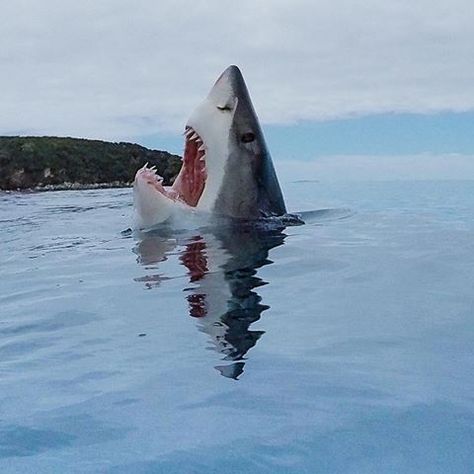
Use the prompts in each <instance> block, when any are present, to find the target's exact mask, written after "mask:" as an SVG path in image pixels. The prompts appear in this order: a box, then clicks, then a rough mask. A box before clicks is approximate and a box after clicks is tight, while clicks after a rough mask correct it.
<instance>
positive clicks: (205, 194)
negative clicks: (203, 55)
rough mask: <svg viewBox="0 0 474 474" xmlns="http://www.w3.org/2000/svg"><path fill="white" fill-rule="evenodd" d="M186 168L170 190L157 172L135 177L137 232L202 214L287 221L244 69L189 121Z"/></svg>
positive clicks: (223, 81)
mask: <svg viewBox="0 0 474 474" xmlns="http://www.w3.org/2000/svg"><path fill="white" fill-rule="evenodd" d="M184 138H185V143H184V155H183V161H182V167H181V170H180V172H179V174H178V175H177V177H176V178H175V180H174V182H173V184H172V185H171V186H164V185H163V178H162V177H161V176H159V174H158V173H157V171H156V169H155V168H154V167H148V165H145V166H144V167H143V168H141V169H139V170H138V171H137V173H136V176H135V180H134V185H133V196H134V208H135V227H136V228H142V229H143V228H148V227H152V226H155V225H157V224H160V223H163V222H166V221H167V222H169V221H170V220H171V219H173V218H175V217H176V216H177V215H183V214H184V215H189V214H190V213H191V214H194V213H203V214H205V215H212V216H222V217H228V218H233V219H244V220H258V219H262V218H274V217H278V216H285V215H287V210H286V206H285V201H284V198H283V194H282V191H281V188H280V184H279V182H278V178H277V175H276V172H275V168H274V166H273V162H272V159H271V156H270V153H269V151H268V148H267V145H266V143H265V138H264V135H263V132H262V128H261V126H260V123H259V120H258V117H257V114H256V112H255V109H254V107H253V104H252V100H251V98H250V94H249V91H248V89H247V86H246V84H245V81H244V78H243V75H242V73H241V71H240V69H239V68H238V67H237V66H235V65H232V66H229V67H228V68H227V69H226V70H225V71H224V72H223V73H222V74H221V75H220V76H219V78H218V79H217V81H216V82H215V84H214V86H213V87H212V89H211V90H210V92H209V94H208V96H207V97H206V98H205V99H204V100H203V101H202V102H201V103H200V104H199V105H198V106H197V108H196V109H195V110H194V112H193V113H192V114H191V116H190V117H189V119H188V121H187V123H186V125H185V130H184Z"/></svg>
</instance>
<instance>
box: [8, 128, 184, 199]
mask: <svg viewBox="0 0 474 474" xmlns="http://www.w3.org/2000/svg"><path fill="white" fill-rule="evenodd" d="M146 162H148V163H149V164H150V166H152V165H156V168H157V171H158V174H160V175H161V176H163V178H164V184H170V183H171V182H172V181H173V179H174V178H175V176H176V175H177V173H178V172H179V170H180V168H181V158H180V157H179V156H177V155H172V154H170V153H167V152H166V151H156V150H149V149H148V148H145V147H142V146H140V145H135V144H133V143H123V142H121V143H110V142H104V141H100V140H85V139H79V138H58V137H0V189H4V190H8V189H28V188H35V187H42V186H46V187H48V186H61V185H64V184H65V183H66V184H74V185H75V186H78V185H79V186H82V185H83V186H87V185H94V184H99V183H100V184H111V183H116V184H122V185H125V184H128V183H130V182H131V181H133V178H134V176H135V173H136V171H137V170H138V169H139V168H141V167H142V166H143V165H144V164H145V163H146Z"/></svg>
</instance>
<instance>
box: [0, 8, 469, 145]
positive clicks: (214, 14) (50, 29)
mask: <svg viewBox="0 0 474 474" xmlns="http://www.w3.org/2000/svg"><path fill="white" fill-rule="evenodd" d="M473 13H474V9H473V6H472V2H470V1H469V0H452V1H451V2H432V1H431V0H418V1H417V2H413V1H412V0H399V1H397V2H388V1H385V2H381V1H380V0H338V1H337V0H332V1H330V0H321V1H317V2H315V1H313V0H293V1H291V2H290V1H281V0H273V1H269V0H267V1H262V0H260V1H259V0H254V1H250V0H241V1H240V2H234V1H230V0H219V1H216V0H205V1H204V0H201V1H200V0H195V1H193V2H189V1H180V0H173V1H170V0H160V1H159V2H154V1H151V0H136V1H134V2H130V1H125V0H114V1H112V0H110V1H106V0H103V1H91V0H83V1H81V2H77V1H70V0H42V1H41V2H38V1H37V0H17V1H15V2H7V3H6V5H2V15H1V18H0V31H1V32H2V33H1V42H0V65H1V69H0V71H1V74H0V91H1V95H0V108H1V109H0V133H2V134H12V133H31V134H55V135H74V136H86V137H96V138H109V139H130V138H133V137H138V136H144V135H148V134H153V133H156V132H167V131H177V130H179V129H181V128H182V126H183V123H184V122H185V120H186V118H187V116H188V114H189V112H190V111H191V109H192V108H193V107H194V106H195V105H196V104H197V103H198V102H199V100H200V99H201V98H202V97H203V96H204V95H205V94H206V93H207V91H208V90H209V88H210V87H211V85H212V83H213V82H214V80H215V79H216V77H217V76H218V75H219V73H220V72H221V71H222V70H223V69H224V68H225V67H226V66H227V65H229V64H231V63H235V64H238V65H240V66H241V68H242V70H243V72H244V75H245V77H246V79H247V82H248V83H249V86H250V90H251V93H252V96H253V98H254V102H255V104H256V108H257V110H258V112H259V115H260V117H261V119H262V121H263V122H265V123H291V122H295V121H299V120H324V119H329V118H331V119H334V118H342V117H350V116H357V115H366V114H373V113H382V112H417V113H432V112H437V111H445V110H451V111H463V110H470V109H474V63H473V61H472V54H471V49H472V44H474V29H473V28H472V24H473V21H474V14H473Z"/></svg>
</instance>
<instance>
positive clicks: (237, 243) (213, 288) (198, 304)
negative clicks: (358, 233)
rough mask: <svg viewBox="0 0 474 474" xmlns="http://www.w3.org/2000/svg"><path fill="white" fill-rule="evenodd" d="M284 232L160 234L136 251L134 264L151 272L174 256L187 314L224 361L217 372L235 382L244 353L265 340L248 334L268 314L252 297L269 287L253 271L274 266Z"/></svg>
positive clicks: (228, 228)
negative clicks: (183, 282)
mask: <svg viewBox="0 0 474 474" xmlns="http://www.w3.org/2000/svg"><path fill="white" fill-rule="evenodd" d="M283 229H284V227H282V226H279V227H277V226H271V227H268V226H265V227H264V226H255V225H238V226H237V225H231V224H230V225H225V226H219V227H215V226H212V228H208V229H201V230H198V231H194V232H186V233H184V234H183V233H180V234H177V233H176V231H174V232H172V231H171V229H168V230H166V229H163V228H161V229H159V230H156V231H150V232H147V233H142V235H141V236H140V240H139V242H138V244H137V245H136V247H135V250H134V251H135V253H136V254H137V255H138V262H139V263H140V264H142V265H144V266H150V265H153V267H154V268H155V270H154V271H156V267H157V266H159V264H160V262H163V261H165V260H168V259H170V258H173V257H174V256H175V255H176V252H178V257H177V258H178V259H179V262H180V264H181V265H183V266H184V267H185V268H186V274H187V279H186V285H185V287H184V288H183V293H184V297H185V299H186V301H187V305H188V314H189V316H190V317H192V318H194V319H196V320H197V321H198V328H199V330H200V331H202V332H204V333H206V334H207V335H208V336H209V338H210V340H211V342H212V347H213V348H214V349H215V350H216V351H217V352H218V353H220V354H222V355H223V361H226V362H225V363H223V364H222V365H219V366H216V367H215V368H216V369H217V370H218V371H219V372H220V373H221V374H222V375H223V376H225V377H228V378H232V379H237V378H238V377H239V376H240V375H241V374H242V372H243V371H244V365H245V360H246V355H247V353H248V351H249V350H250V349H252V347H254V346H255V344H256V343H257V341H258V340H259V339H260V337H261V336H262V335H263V334H264V331H255V330H252V329H251V325H252V324H253V323H254V322H256V321H258V320H259V319H260V317H261V315H262V312H263V311H265V310H266V309H268V308H269V306H266V305H264V304H262V298H261V297H260V295H259V294H258V293H257V291H256V289H257V288H258V287H260V286H262V285H265V284H267V282H265V281H264V280H262V279H261V278H260V277H258V276H257V271H258V269H259V268H261V267H263V266H265V265H269V264H271V263H273V262H272V261H271V260H269V258H268V257H269V251H270V250H271V249H272V248H275V247H278V246H280V245H282V244H283V243H284V240H285V237H286V235H285V234H284V233H283ZM166 279H167V277H166V276H164V275H162V274H152V275H146V276H144V277H141V278H137V279H136V281H138V282H142V283H144V284H145V286H146V287H147V288H153V287H154V286H159V285H160V284H161V283H162V282H163V281H164V280H166Z"/></svg>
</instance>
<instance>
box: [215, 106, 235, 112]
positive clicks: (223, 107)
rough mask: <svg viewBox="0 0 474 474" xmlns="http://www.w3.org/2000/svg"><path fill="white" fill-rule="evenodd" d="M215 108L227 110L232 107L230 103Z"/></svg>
mask: <svg viewBox="0 0 474 474" xmlns="http://www.w3.org/2000/svg"><path fill="white" fill-rule="evenodd" d="M217 108H218V109H219V110H227V111H229V110H232V107H231V106H230V105H218V106H217Z"/></svg>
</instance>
